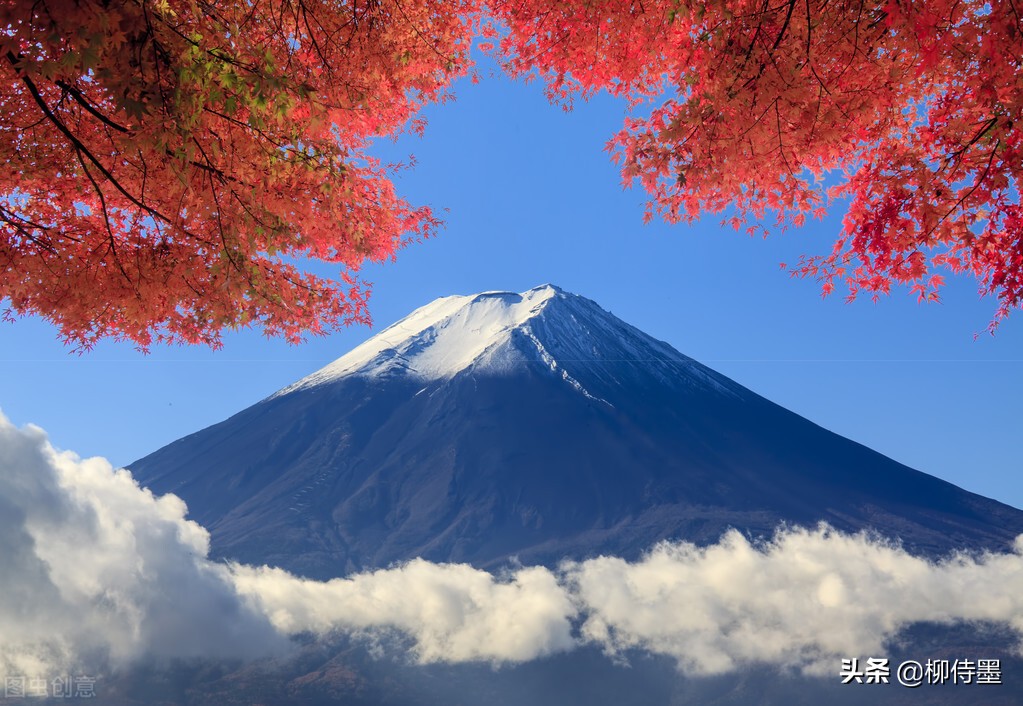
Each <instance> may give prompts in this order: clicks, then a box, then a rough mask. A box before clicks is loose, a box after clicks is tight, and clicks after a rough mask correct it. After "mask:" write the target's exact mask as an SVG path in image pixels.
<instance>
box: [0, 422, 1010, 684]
mask: <svg viewBox="0 0 1023 706" xmlns="http://www.w3.org/2000/svg"><path fill="white" fill-rule="evenodd" d="M208 549H209V536H208V534H207V532H206V531H205V530H204V529H203V528H202V527H200V526H199V525H197V524H196V523H194V522H191V521H189V520H187V519H186V508H185V505H184V503H183V502H182V501H181V500H180V499H178V498H177V497H175V496H173V495H166V496H163V497H159V498H157V497H154V496H153V495H152V494H151V493H150V492H149V491H147V490H144V489H141V488H139V486H138V485H137V484H136V483H135V481H134V480H133V479H132V477H131V475H130V474H129V473H128V472H127V471H125V470H123V469H122V470H118V469H114V468H113V467H112V466H111V465H110V464H109V463H108V462H107V461H105V460H104V459H101V458H91V459H84V460H82V459H79V458H78V457H77V456H75V455H74V454H71V453H68V452H58V451H55V450H54V449H53V448H52V446H51V445H50V444H49V442H48V441H47V439H46V435H45V434H44V433H43V432H42V430H40V429H38V428H36V427H26V428H25V429H22V430H19V429H17V428H15V427H14V426H13V425H12V424H11V423H10V422H9V421H8V420H7V419H6V418H4V417H3V416H2V415H0V561H2V562H3V570H2V571H0V673H3V672H6V673H8V674H10V673H42V672H45V671H54V670H60V669H70V668H79V669H87V670H90V671H93V672H95V671H101V670H108V669H117V668H119V667H124V666H128V665H130V664H132V663H133V662H134V661H136V660H137V659H139V658H156V659H161V658H163V659H168V658H179V657H180V658H189V657H213V658H217V657H234V658H242V659H248V658H256V657H259V656H263V655H270V654H280V653H282V652H284V651H286V650H287V648H288V645H289V639H288V638H289V637H290V636H293V635H295V634H298V633H313V634H319V635H327V634H333V633H346V634H351V635H361V636H368V637H370V638H374V637H379V636H382V635H392V634H398V635H403V636H405V638H406V639H405V644H407V645H408V646H409V655H410V656H411V657H412V658H413V659H414V660H417V661H419V662H424V663H426V662H464V661H486V662H492V663H495V664H501V663H513V662H522V661H528V660H531V659H536V658H539V657H543V656H545V655H549V654H552V653H556V652H561V651H567V650H571V649H573V648H575V647H577V646H579V645H582V644H595V645H598V646H600V647H601V648H602V649H603V650H604V651H605V652H606V653H607V654H609V655H611V656H612V657H615V656H620V655H621V654H622V653H623V652H624V651H625V650H631V649H641V650H647V651H650V652H655V653H659V654H665V655H670V656H671V657H674V658H675V659H676V660H677V661H678V664H679V667H680V669H682V670H684V671H685V672H687V673H692V674H716V673H723V672H727V671H729V670H732V669H735V668H738V667H740V666H742V665H745V664H750V663H762V664H774V665H781V666H793V667H799V668H801V669H804V670H809V671H814V669H815V668H817V669H826V670H827V671H828V672H829V673H830V672H832V671H833V670H834V664H835V663H836V659H837V658H839V657H848V656H863V655H883V654H884V643H885V641H886V640H887V639H889V638H891V637H892V636H894V635H895V634H896V633H897V632H898V631H899V630H900V629H902V628H903V627H906V626H908V625H910V624H912V623H915V622H920V621H931V622H939V623H953V622H957V621H992V622H999V623H1005V624H1008V625H1010V626H1011V627H1013V628H1014V629H1015V630H1016V631H1017V632H1019V633H1021V634H1023V538H1020V539H1018V540H1017V542H1016V545H1015V551H1014V552H1013V553H1007V554H985V555H982V556H972V557H971V556H966V555H960V556H954V557H949V558H948V559H946V560H943V561H940V562H933V561H928V560H926V559H922V558H919V557H914V556H912V555H910V554H908V553H907V552H905V551H903V550H902V549H900V548H899V547H897V546H894V545H891V544H888V543H885V542H884V541H882V540H879V539H876V538H870V537H867V536H864V535H846V534H841V533H838V532H835V531H831V530H829V529H827V528H823V527H822V528H818V529H816V530H805V529H788V530H780V531H779V532H778V533H777V534H776V535H775V537H774V538H773V540H772V541H770V542H767V543H764V544H757V545H754V544H751V543H750V542H749V541H748V540H747V539H745V538H744V537H743V536H742V535H741V534H739V533H738V532H732V533H729V534H727V535H725V536H724V537H723V538H722V539H721V541H720V542H719V543H718V544H716V545H713V546H709V547H703V548H699V547H695V546H693V545H691V544H688V543H684V542H683V543H675V544H669V543H665V544H661V545H658V546H656V547H654V548H653V549H652V550H651V551H650V553H649V554H648V555H647V556H646V557H644V558H643V559H642V560H640V561H636V562H627V561H625V560H622V559H619V558H615V557H599V558H595V559H590V560H587V561H582V562H566V563H564V564H563V565H562V566H560V567H559V568H558V569H557V570H556V571H554V570H550V569H548V568H544V567H525V568H518V569H516V570H514V571H509V572H507V573H505V574H500V575H493V574H491V573H488V572H486V571H482V570H479V569H475V568H473V567H471V566H467V565H456V564H433V563H430V562H426V561H423V560H418V559H417V560H414V561H410V562H408V563H406V564H404V565H401V566H397V567H392V568H388V569H382V570H378V571H372V572H365V573H362V574H357V575H354V576H351V577H348V578H343V579H334V580H331V581H325V582H323V581H312V580H308V579H303V578H299V577H296V576H293V575H291V574H289V573H287V572H286V571H283V570H281V569H275V568H268V567H251V566H243V565H225V564H219V563H215V562H211V561H210V560H209V559H208ZM387 644H393V643H387Z"/></svg>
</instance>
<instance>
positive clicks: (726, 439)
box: [131, 285, 1023, 578]
mask: <svg viewBox="0 0 1023 706" xmlns="http://www.w3.org/2000/svg"><path fill="white" fill-rule="evenodd" d="M131 469H132V471H133V473H134V474H135V476H136V477H137V478H138V479H139V480H140V482H142V483H143V484H144V485H147V486H149V487H150V488H152V489H153V490H154V491H156V492H159V493H163V492H174V493H177V494H178V495H180V496H181V497H182V498H184V499H185V500H186V502H187V503H188V505H189V508H190V510H191V512H192V516H193V517H194V518H195V519H196V520H198V521H199V522H201V523H202V524H204V525H205V526H206V527H207V528H209V529H210V530H211V533H212V541H213V551H214V554H215V555H217V556H222V557H230V558H234V559H238V560H241V561H245V562H253V563H270V564H276V565H279V566H282V567H285V568H287V569H289V570H292V571H295V572H298V573H303V574H306V575H309V576H314V577H320V578H322V577H327V576H337V575H341V574H344V573H348V572H351V571H353V570H358V569H362V568H368V567H377V566H383V565H386V564H388V563H391V562H394V561H398V560H402V559H407V558H410V557H413V556H423V557H425V558H427V559H431V560H434V561H468V562H471V563H473V564H476V565H479V566H492V565H495V564H499V563H501V562H505V561H507V560H509V559H510V558H512V557H518V558H519V560H521V561H523V562H525V563H532V562H543V563H555V562H557V561H559V560H561V559H562V558H564V557H583V556H588V555H593V554H596V553H606V552H612V553H615V554H619V555H624V556H635V555H636V554H638V553H640V552H642V551H643V550H645V549H646V548H648V547H649V546H650V545H651V544H652V543H654V542H656V541H658V540H660V539H672V538H685V539H689V540H693V541H698V542H710V541H715V540H716V539H717V538H718V537H719V536H720V534H721V533H722V532H723V531H724V530H725V529H726V528H728V527H739V528H741V529H744V530H747V531H749V532H752V533H755V534H769V533H770V532H771V531H772V530H773V529H774V528H775V527H776V526H777V525H778V524H779V523H780V522H787V523H790V524H813V523H816V522H818V521H822V520H823V521H827V522H829V523H831V524H832V525H834V526H835V527H837V528H839V529H845V530H855V529H861V528H874V529H877V530H878V531H881V532H883V533H885V534H888V535H890V536H893V537H898V538H899V539H901V540H902V541H903V542H905V543H906V544H907V545H908V546H909V547H911V548H913V549H914V550H916V551H920V552H925V553H941V552H945V551H948V550H950V549H953V548H999V549H1001V548H1005V547H1006V546H1007V545H1008V543H1009V542H1011V540H1012V538H1013V537H1015V536H1016V535H1017V534H1020V533H1023V512H1020V511H1018V510H1015V509H1013V508H1010V507H1008V506H1005V505H1002V504H1000V503H997V502H995V501H992V500H988V499H985V498H982V497H979V496H977V495H974V494H971V493H968V492H966V491H963V490H961V489H959V488H957V487H955V486H953V485H951V484H949V483H946V482H944V481H941V480H938V479H936V478H933V477H931V476H928V475H926V474H923V473H920V472H918V471H915V470H912V469H910V468H907V467H906V466H903V465H901V464H899V463H896V462H895V461H892V460H891V459H888V458H886V457H884V456H881V455H880V454H877V453H875V452H873V451H871V450H869V449H867V448H865V447H863V446H861V445H859V444H856V443H855V442H852V441H849V440H848V439H844V438H842V437H839V436H837V435H835V434H833V433H831V432H828V431H826V430H824V429H822V428H820V427H818V426H816V425H814V424H813V423H811V422H809V421H807V420H805V419H803V418H801V417H799V416H797V415H795V414H793V413H791V412H788V411H787V410H785V409H783V408H781V407H779V406H777V405H775V404H773V403H771V402H769V401H767V400H765V399H763V398H761V397H759V396H758V395H756V394H754V393H752V392H750V391H749V390H747V389H745V388H743V387H742V386H740V385H738V384H737V383H735V382H733V381H731V380H729V379H728V378H725V377H724V376H722V375H720V374H718V373H715V372H714V371H712V370H710V369H708V368H706V367H705V366H702V365H700V364H699V363H697V362H695V361H693V360H692V359H690V358H687V357H686V356H684V355H682V354H680V353H678V352H677V351H675V350H674V349H673V348H671V347H670V346H668V345H667V344H665V343H663V342H660V341H657V340H655V339H653V338H651V337H649V336H647V335H646V334H644V333H642V332H641V331H639V330H638V329H635V328H634V327H632V326H629V325H628V324H626V323H624V322H622V321H620V320H619V319H617V318H615V317H614V316H612V315H611V314H609V313H607V312H605V311H604V310H603V309H601V308H600V307H599V306H597V305H596V304H595V303H594V302H592V301H590V300H588V299H585V298H582V297H578V296H575V295H571V294H568V293H565V292H563V291H561V290H559V289H557V288H556V287H552V286H549V285H548V286H543V287H538V288H535V289H532V290H529V291H528V292H524V293H522V294H514V293H509V292H487V293H483V294H479V295H472V296H459V297H446V298H444V299H440V300H437V301H435V302H433V303H431V304H429V305H427V306H425V307H423V308H421V309H418V310H417V311H416V312H413V313H412V314H411V315H410V316H408V317H406V318H405V319H403V320H402V321H400V322H398V323H396V324H394V325H393V326H391V327H389V328H387V329H385V330H384V331H382V332H381V333H380V334H378V335H377V336H374V337H373V338H372V339H370V340H369V341H367V342H366V343H365V344H363V345H362V346H359V347H358V348H356V349H355V350H353V351H352V352H350V353H349V354H347V355H345V356H343V357H342V358H340V359H338V360H337V361H335V362H334V363H332V364H330V365H328V366H327V367H325V368H323V369H322V370H320V371H318V372H316V373H314V374H313V375H310V376H309V377H307V378H305V379H303V380H301V381H299V382H297V383H295V384H294V385H291V386H289V387H287V388H285V389H284V390H282V391H280V392H278V393H277V394H275V395H273V396H271V397H269V398H267V399H266V400H263V401H262V402H260V403H258V404H256V405H253V406H252V407H250V408H248V409H246V410H244V411H242V412H240V413H239V414H237V415H235V416H233V417H231V418H230V419H228V420H226V421H224V422H221V423H220V424H217V425H214V426H212V427H209V428H208V429H205V430H203V431H201V432H198V433H196V434H193V435H191V436H188V437H186V438H184V439H181V440H179V441H177V442H174V443H172V444H170V445H169V446H167V447H165V448H163V449H160V450H159V451H157V452H155V453H153V454H151V455H149V456H147V457H145V458H143V459H141V460H139V461H137V462H135V463H134V464H132V465H131Z"/></svg>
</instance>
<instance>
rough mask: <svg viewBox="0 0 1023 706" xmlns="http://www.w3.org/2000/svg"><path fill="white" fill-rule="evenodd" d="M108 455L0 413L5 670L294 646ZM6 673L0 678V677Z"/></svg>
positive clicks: (163, 503) (197, 534)
mask: <svg viewBox="0 0 1023 706" xmlns="http://www.w3.org/2000/svg"><path fill="white" fill-rule="evenodd" d="M184 515H185V504H184V503H183V502H182V501H181V500H180V499H178V498H177V497H175V496H173V495H168V496H164V497H161V498H155V497H153V495H152V494H151V493H150V492H149V491H146V490H142V489H140V488H139V487H138V485H137V484H136V483H135V481H134V480H133V479H132V477H131V475H130V474H129V473H128V472H127V471H125V470H115V469H113V468H112V467H111V466H110V464H109V463H108V462H107V461H105V460H104V459H102V458H90V459H84V460H83V459H79V458H78V457H77V456H75V455H74V454H71V453H67V452H64V453H59V452H57V451H55V450H54V449H53V448H52V447H51V446H50V444H49V443H48V442H47V440H46V435H45V434H44V433H43V431H42V430H41V429H38V428H36V427H27V428H25V429H24V430H18V429H16V428H15V427H14V426H13V425H11V423H10V422H9V421H8V420H7V419H6V418H4V417H3V416H2V415H0V557H2V562H3V567H2V570H0V667H4V668H5V670H6V673H8V674H10V673H40V672H42V671H44V670H46V669H56V668H58V667H65V668H71V667H76V666H77V667H82V668H84V667H88V668H90V669H97V668H102V667H104V666H107V665H109V666H117V665H121V664H125V663H128V662H130V661H131V660H133V659H134V658H135V657H138V656H142V655H145V656H150V657H156V658H160V657H192V656H238V657H251V656H256V655H259V654H264V653H267V652H269V651H272V650H275V649H278V648H281V647H283V646H284V645H285V644H286V641H285V640H284V639H283V638H282V637H281V636H280V635H279V634H278V633H277V631H275V630H274V629H273V627H272V626H271V625H270V623H269V621H268V620H267V619H266V617H265V616H263V615H262V614H259V613H257V612H255V611H254V610H253V609H252V608H250V607H249V606H248V605H247V604H246V602H245V601H244V600H242V599H240V598H239V596H238V595H237V593H236V591H235V590H234V586H233V584H232V583H231V580H230V575H229V573H228V571H227V569H226V567H223V566H220V565H217V564H214V563H211V562H209V561H207V560H206V553H207V549H208V543H209V540H208V535H207V533H206V531H205V530H204V529H203V528H202V527H200V526H199V525H197V524H195V523H194V522H190V521H188V520H185V519H184ZM2 671H4V670H0V673H2Z"/></svg>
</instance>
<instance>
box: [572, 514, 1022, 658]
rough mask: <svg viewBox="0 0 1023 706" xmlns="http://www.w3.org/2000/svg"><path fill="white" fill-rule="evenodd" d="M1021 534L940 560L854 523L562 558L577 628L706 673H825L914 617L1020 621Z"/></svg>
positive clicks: (606, 642) (874, 647)
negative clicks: (644, 551)
mask: <svg viewBox="0 0 1023 706" xmlns="http://www.w3.org/2000/svg"><path fill="white" fill-rule="evenodd" d="M1021 554H1023V538H1020V539H1018V540H1017V542H1016V553H1013V554H998V555H992V554H986V555H983V556H981V557H977V558H971V557H968V556H965V555H959V556H955V557H951V558H949V559H947V560H945V561H941V562H931V561H928V560H926V559H922V558H919V557H915V556H912V555H910V554H908V553H907V552H906V551H904V550H902V549H901V548H898V547H895V546H893V545H891V544H888V543H885V542H883V541H881V540H878V539H871V538H869V537H867V536H865V535H862V534H859V535H847V534H841V533H838V532H835V531H833V530H829V529H828V528H825V527H821V528H818V529H816V530H806V529H789V530H785V531H779V532H778V533H777V534H776V535H775V537H774V539H773V541H771V542H769V543H767V544H765V545H763V546H759V547H757V546H753V545H751V543H750V542H749V541H747V540H746V539H745V538H744V537H743V536H742V535H741V534H740V533H738V532H736V531H732V532H730V533H728V534H727V535H725V536H724V537H723V538H722V539H721V541H720V542H719V543H718V544H715V545H713V546H709V547H705V548H699V547H696V546H694V545H692V544H687V543H678V544H669V543H665V544H661V545H658V546H657V547H655V548H654V549H653V551H651V552H650V554H649V555H647V556H646V557H645V558H644V559H642V560H641V561H638V562H635V563H629V562H626V561H623V560H622V559H618V558H613V557H601V558H598V559H593V560H589V561H585V562H582V563H573V564H568V565H566V566H565V567H564V571H565V575H566V580H567V582H568V584H569V585H570V586H571V588H572V592H573V594H574V595H575V596H576V598H577V600H578V601H579V603H580V605H581V608H582V611H583V612H584V613H585V614H586V616H587V617H586V619H585V621H584V623H583V625H582V627H581V629H580V630H581V633H582V637H583V639H584V640H587V641H591V642H595V643H597V644H600V645H602V646H603V647H604V649H605V650H606V651H607V652H609V653H612V654H614V653H617V652H619V651H621V650H623V649H627V648H640V649H645V650H649V651H652V652H658V653H662V654H667V655H671V656H673V657H675V658H676V659H677V660H678V661H679V666H680V668H682V669H683V670H684V671H686V672H690V673H697V674H715V673H721V672H726V671H729V670H731V669H733V668H735V667H736V666H738V665H741V664H745V663H752V662H762V663H769V664H775V665H781V666H792V667H801V668H804V669H805V670H806V671H810V672H813V671H818V672H826V673H831V672H833V671H834V669H835V664H837V659H838V658H841V657H854V656H864V655H874V656H883V655H884V654H885V650H884V646H883V643H884V642H885V640H886V639H888V638H890V637H892V636H894V634H895V633H896V632H898V631H899V630H900V629H901V628H903V627H905V626H907V625H909V624H911V623H914V622H923V621H934V622H939V623H952V622H956V621H996V622H1005V623H1008V624H1010V625H1012V626H1013V627H1014V628H1015V629H1016V630H1017V631H1023V556H1021Z"/></svg>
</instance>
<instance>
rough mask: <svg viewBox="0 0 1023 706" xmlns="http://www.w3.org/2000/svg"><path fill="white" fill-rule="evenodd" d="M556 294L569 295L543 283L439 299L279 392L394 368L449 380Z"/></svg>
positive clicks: (525, 320)
mask: <svg viewBox="0 0 1023 706" xmlns="http://www.w3.org/2000/svg"><path fill="white" fill-rule="evenodd" d="M557 296H565V294H564V292H562V290H560V289H558V288H557V287H555V286H553V285H550V284H545V285H542V286H539V287H534V288H533V289H530V290H528V291H526V292H523V293H521V294H516V293H514V292H500V291H493V292H481V293H479V294H468V295H454V296H450V297H441V298H440V299H435V300H434V301H432V302H430V303H429V304H427V305H426V306H422V307H420V308H418V309H416V310H415V311H413V312H412V313H411V314H409V315H408V316H406V317H405V318H403V319H401V320H400V321H398V322H397V323H394V324H391V325H390V326H388V327H387V328H385V329H384V330H383V331H381V332H380V333H378V334H376V335H375V336H373V337H372V338H370V339H369V340H368V341H366V342H365V343H363V344H362V345H360V346H357V347H356V348H354V349H352V350H351V351H350V352H348V353H346V354H345V355H343V356H341V357H340V358H338V359H337V360H335V361H334V362H333V363H331V364H329V365H327V366H326V367H324V368H321V369H320V370H318V371H316V372H315V373H313V374H312V375H309V376H308V377H305V378H303V379H301V380H299V381H298V382H296V383H295V384H293V385H290V386H289V387H287V388H285V389H283V390H281V392H279V393H278V394H283V393H287V392H291V391H293V390H296V389H299V388H304V387H311V386H314V385H319V384H323V383H326V382H330V381H331V380H336V379H337V378H340V377H342V376H345V375H351V374H374V373H379V372H382V371H384V370H385V369H389V368H394V367H403V368H405V369H406V370H407V371H408V372H409V373H410V374H413V375H417V376H419V377H422V378H424V379H442V378H446V377H451V376H453V375H455V374H457V373H458V372H460V371H461V370H464V369H465V368H467V367H468V366H469V365H470V364H472V363H473V361H475V360H476V359H477V358H478V357H479V356H480V355H481V354H482V353H483V352H484V351H486V350H487V349H488V348H490V347H492V346H493V345H494V344H496V343H500V342H501V341H502V337H503V336H506V335H507V332H508V331H510V330H511V329H513V328H516V327H520V326H522V325H523V324H524V323H526V322H527V321H528V320H529V319H530V318H531V317H532V316H534V315H535V314H537V313H538V312H539V311H540V309H541V308H542V307H543V306H544V305H545V304H546V303H547V302H548V301H550V300H551V299H552V298H554V297H557Z"/></svg>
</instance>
